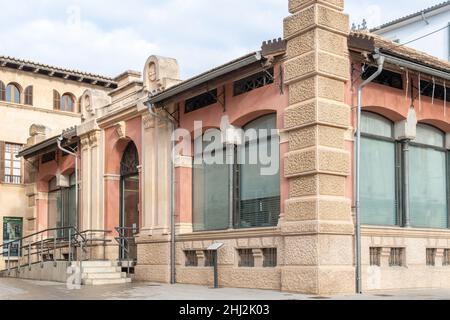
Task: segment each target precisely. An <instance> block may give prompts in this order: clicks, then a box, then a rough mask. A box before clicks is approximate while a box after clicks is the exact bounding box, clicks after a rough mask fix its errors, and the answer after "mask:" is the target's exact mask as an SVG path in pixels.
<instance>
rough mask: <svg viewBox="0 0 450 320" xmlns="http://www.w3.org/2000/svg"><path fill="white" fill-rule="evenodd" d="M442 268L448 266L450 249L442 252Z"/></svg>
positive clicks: (449, 264) (449, 263)
mask: <svg viewBox="0 0 450 320" xmlns="http://www.w3.org/2000/svg"><path fill="white" fill-rule="evenodd" d="M442 265H443V266H450V249H445V250H444V259H443V260H442Z"/></svg>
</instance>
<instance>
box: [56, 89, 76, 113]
mask: <svg viewBox="0 0 450 320" xmlns="http://www.w3.org/2000/svg"><path fill="white" fill-rule="evenodd" d="M69 99H70V100H71V101H72V110H69V101H70V100H69ZM76 101H77V99H76V97H75V96H74V95H73V94H72V93H70V92H66V93H64V94H63V95H62V96H61V98H60V106H59V110H60V111H63V112H71V113H77V112H78V111H77V102H76Z"/></svg>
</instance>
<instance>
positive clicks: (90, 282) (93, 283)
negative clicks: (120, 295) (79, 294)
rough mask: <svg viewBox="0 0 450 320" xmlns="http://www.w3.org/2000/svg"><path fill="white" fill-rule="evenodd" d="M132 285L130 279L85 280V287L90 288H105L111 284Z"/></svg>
mask: <svg viewBox="0 0 450 320" xmlns="http://www.w3.org/2000/svg"><path fill="white" fill-rule="evenodd" d="M125 283H131V279H130V278H120V279H85V280H83V284H84V285H88V286H103V285H109V284H125Z"/></svg>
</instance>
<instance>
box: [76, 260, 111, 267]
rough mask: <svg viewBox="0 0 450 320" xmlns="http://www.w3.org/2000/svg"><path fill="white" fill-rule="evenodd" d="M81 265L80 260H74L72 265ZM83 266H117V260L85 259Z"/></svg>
mask: <svg viewBox="0 0 450 320" xmlns="http://www.w3.org/2000/svg"><path fill="white" fill-rule="evenodd" d="M79 265H80V261H74V262H72V264H71V266H72V267H74V266H79ZM81 265H82V267H83V268H84V267H88V268H90V267H117V262H116V261H109V260H106V261H83V263H82V264H81Z"/></svg>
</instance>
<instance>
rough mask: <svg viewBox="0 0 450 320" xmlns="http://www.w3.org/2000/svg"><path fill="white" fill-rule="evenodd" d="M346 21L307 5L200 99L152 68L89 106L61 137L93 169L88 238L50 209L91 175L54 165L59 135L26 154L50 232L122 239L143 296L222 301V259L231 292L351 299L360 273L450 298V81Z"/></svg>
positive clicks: (226, 69) (205, 79) (327, 7)
mask: <svg viewBox="0 0 450 320" xmlns="http://www.w3.org/2000/svg"><path fill="white" fill-rule="evenodd" d="M343 7H344V3H343V1H342V0H326V1H325V0H304V1H302V0H291V1H289V12H290V15H289V16H288V17H287V18H286V19H285V20H284V38H283V39H278V40H273V41H269V42H265V43H263V45H262V48H261V50H260V51H257V52H253V53H250V54H248V55H246V56H243V57H240V58H238V59H236V60H233V61H231V62H229V63H226V64H224V65H221V66H218V67H216V68H214V69H212V70H209V71H207V72H205V73H202V74H200V75H198V76H195V77H193V78H191V79H188V80H185V81H181V80H180V79H179V67H178V64H177V62H176V60H174V59H171V58H164V57H158V56H151V57H149V59H148V60H147V61H146V62H145V66H144V68H143V73H142V74H141V73H140V72H136V71H127V72H125V73H123V74H122V75H119V76H118V77H116V78H115V79H113V81H114V82H115V83H116V84H117V88H116V89H114V90H112V91H109V92H105V91H101V90H97V89H93V88H88V89H86V90H85V91H84V93H83V94H82V95H81V99H80V107H81V124H79V125H77V126H76V128H75V129H73V130H69V131H65V132H64V133H63V138H64V139H63V140H64V141H63V144H64V145H65V146H70V145H77V146H78V149H77V148H75V149H77V150H78V156H79V160H80V164H81V165H80V170H79V172H80V174H79V176H80V181H79V188H80V205H79V209H78V215H77V216H76V217H74V218H73V220H71V219H70V218H64V217H63V216H64V213H63V212H65V211H64V210H62V211H59V212H58V211H57V213H56V214H55V213H53V212H54V210H52V209H51V208H52V206H53V204H52V203H53V202H52V201H54V200H53V199H55V198H56V199H57V198H58V197H62V198H63V199H64V196H60V193H59V194H58V192H61V190H59V191H58V188H57V187H54V186H55V185H56V186H58V183H57V181H63V183H64V185H65V186H66V188H68V189H69V190H66V192H70V189H71V188H72V185H73V182H71V181H73V177H71V174H72V173H73V172H74V169H75V163H74V160H73V159H72V160H70V157H69V158H67V157H66V158H64V156H63V154H62V153H61V155H60V156H58V155H56V157H55V158H52V157H47V156H46V155H47V154H48V153H49V151H50V152H56V154H58V152H59V151H57V140H56V137H57V135H55V137H54V138H50V139H48V140H47V141H41V142H38V143H36V144H33V143H30V144H29V145H28V146H27V147H26V148H25V149H24V150H23V151H22V152H21V153H20V155H21V156H23V157H24V158H25V159H27V161H31V162H37V163H38V165H37V166H36V168H37V169H36V170H37V174H36V175H34V178H33V179H32V180H30V182H29V188H31V189H35V190H37V191H38V192H40V193H42V194H44V195H47V196H46V197H47V198H46V199H47V201H44V202H43V203H41V204H38V205H36V211H37V212H38V213H37V215H38V216H39V217H42V220H41V221H45V223H46V224H47V225H45V223H44V224H43V225H42V228H43V229H45V228H51V227H54V226H55V223H54V222H53V221H59V220H62V221H69V222H68V223H71V221H73V223H75V224H76V225H77V227H78V228H79V229H80V230H97V231H100V232H105V233H107V237H108V238H109V239H110V240H111V241H110V242H109V245H108V246H107V252H106V256H105V257H104V258H107V259H110V260H120V261H127V263H129V262H130V261H131V262H133V263H134V264H135V265H134V264H133V267H134V277H135V280H142V281H156V282H165V283H168V282H176V283H189V284H201V285H206V286H211V285H212V284H213V268H212V264H213V253H212V252H211V251H210V250H208V248H209V247H210V245H212V244H213V243H221V244H223V246H222V247H221V249H220V250H219V252H218V267H219V268H218V270H219V283H220V285H221V286H225V287H244V288H260V289H275V290H283V291H292V292H303V293H311V294H333V293H353V292H355V283H356V282H357V275H358V274H359V272H357V271H358V269H359V270H360V271H361V281H362V288H363V290H378V289H393V288H396V289H398V288H428V287H438V288H440V287H449V286H450V280H449V279H450V277H449V275H450V267H449V265H450V229H449V227H450V225H449V208H450V206H449V197H448V177H449V173H448V170H449V169H448V162H447V158H448V150H449V149H450V144H449V141H450V140H449V134H448V133H449V132H450V119H448V109H447V107H448V106H447V103H448V102H449V101H450V100H449V96H448V93H449V92H448V90H447V86H446V83H447V81H450V76H449V70H450V64H448V63H446V62H443V61H441V60H439V59H437V58H436V57H433V56H430V55H427V54H425V53H422V52H420V51H417V50H415V49H412V48H409V47H406V46H401V47H399V46H396V45H395V43H394V42H392V41H389V40H386V39H384V38H382V37H380V36H378V35H375V34H371V33H368V32H351V33H350V32H349V19H348V16H347V15H345V14H344V13H343ZM381 57H382V59H381ZM377 62H379V64H377ZM377 69H379V71H380V72H381V73H380V74H379V75H378V76H377V77H376V78H375V79H374V80H373V81H372V82H371V83H369V84H367V86H365V88H364V90H363V91H362V96H361V98H362V99H361V111H362V114H361V122H360V123H358V121H357V119H358V117H357V110H358V105H357V93H358V88H359V86H360V85H361V84H362V83H363V81H364V80H366V79H368V78H369V77H370V76H371V75H373V74H374V73H375V72H376V71H377ZM358 126H359V128H361V131H362V135H361V140H359V141H360V142H361V162H360V163H361V168H360V170H359V171H358V170H356V167H355V159H357V158H358V157H356V155H357V154H356V152H355V145H356V144H357V143H356V142H357V141H358V139H359V137H358V135H356V136H355V133H356V128H358ZM262 133H264V134H262ZM260 134H262V135H260ZM255 155H256V161H254V162H252V161H250V159H251V158H252V156H255ZM43 157H44V158H46V159H47V160H48V159H50V160H49V161H48V162H47V163H43V161H42V158H43ZM247 160H248V161H247ZM55 181H56V182H55ZM355 181H359V182H360V183H359V186H360V188H359V191H360V192H358V194H360V200H361V201H360V202H357V201H356V199H357V198H356V196H355V194H356V188H355V186H356V184H355ZM61 184H62V183H59V185H61ZM72 190H73V189H72ZM54 192H56V193H55V194H54V195H53V196H51V195H50V194H53V193H54ZM31 198H32V197H30V198H29V199H31ZM59 203H62V205H61V207H70V206H71V205H70V200H69V202H67V201H64V200H62V201H60V202H59ZM66 211H67V210H66ZM68 211H70V209H68ZM72 212H73V210H72ZM75 212H76V211H75ZM75 215H76V214H75ZM357 216H358V217H360V219H356V217H357ZM52 217H53V218H52ZM55 217H62V218H55ZM52 219H53V220H52ZM58 219H59V220H58ZM64 219H65V220H64ZM359 221H360V222H361V224H362V228H361V230H362V235H361V238H360V240H361V250H356V249H355V247H357V246H356V244H357V243H359V241H358V238H357V237H356V234H355V230H357V229H358V228H357V226H358V222H359ZM56 225H57V224H56ZM125 238H126V239H127V241H126V242H127V246H126V249H127V250H124V246H123V243H121V242H120V241H123V240H124V239H125ZM117 239H119V241H116V240H117ZM120 239H122V240H120ZM100 250H101V249H100V248H99V252H93V254H92V255H91V259H102V256H101V254H102V253H101V252H100ZM359 258H360V259H359ZM359 260H361V267H360V268H359V264H358V261H359Z"/></svg>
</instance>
